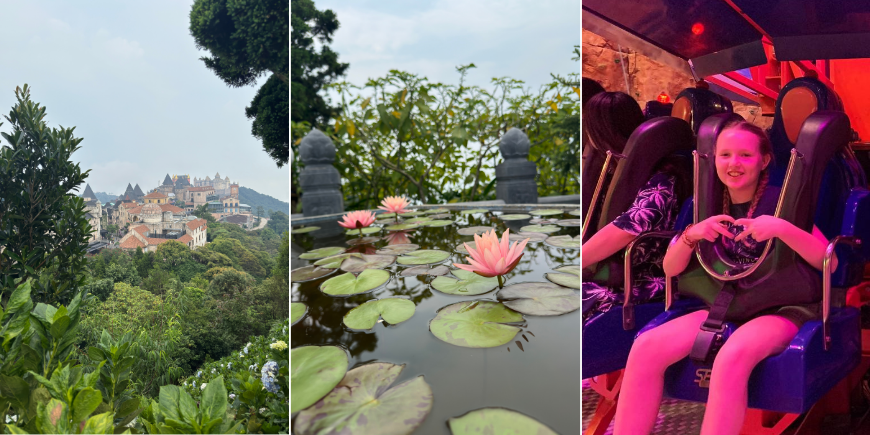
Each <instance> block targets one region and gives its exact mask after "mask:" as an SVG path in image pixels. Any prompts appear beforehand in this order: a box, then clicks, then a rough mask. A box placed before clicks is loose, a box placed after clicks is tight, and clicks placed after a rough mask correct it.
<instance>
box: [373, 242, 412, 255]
mask: <svg viewBox="0 0 870 435" xmlns="http://www.w3.org/2000/svg"><path fill="white" fill-rule="evenodd" d="M418 249H420V245H415V244H413V243H403V244H401V245H389V246H384V247H383V248H381V249H378V252H376V253H377V254H381V255H402V254H407V253H408V252H414V251H416V250H418Z"/></svg>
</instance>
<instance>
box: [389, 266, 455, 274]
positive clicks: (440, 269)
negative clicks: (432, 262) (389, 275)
mask: <svg viewBox="0 0 870 435" xmlns="http://www.w3.org/2000/svg"><path fill="white" fill-rule="evenodd" d="M448 273H450V269H448V268H447V266H443V265H442V266H435V267H433V268H431V269H430V268H429V266H428V265H426V264H424V265H422V266H414V267H409V268H407V269H405V270H403V271H402V273H400V274H399V275H402V276H417V275H431V276H441V275H447V274H448Z"/></svg>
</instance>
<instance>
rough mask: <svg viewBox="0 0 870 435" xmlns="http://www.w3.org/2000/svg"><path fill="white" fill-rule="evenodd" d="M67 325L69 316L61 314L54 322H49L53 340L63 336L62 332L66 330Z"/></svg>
mask: <svg viewBox="0 0 870 435" xmlns="http://www.w3.org/2000/svg"><path fill="white" fill-rule="evenodd" d="M68 326H69V316H66V315H64V316H61V317H60V318H59V319H57V320H55V321H54V323H52V324H51V329H50V332H51V336H52V337H54V339H55V340H60V338H61V337H63V334H64V333H65V332H66V330H67V327H68Z"/></svg>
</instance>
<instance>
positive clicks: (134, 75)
mask: <svg viewBox="0 0 870 435" xmlns="http://www.w3.org/2000/svg"><path fill="white" fill-rule="evenodd" d="M192 4H193V1H192V0H148V1H124V2H119V1H87V0H76V1H75V2H68V1H47V0H34V1H28V2H4V4H3V9H2V10H3V25H0V39H2V41H3V44H2V46H3V49H2V50H0V53H2V55H0V63H2V65H3V66H2V68H0V113H2V114H4V115H6V114H8V113H9V110H10V109H11V107H12V106H13V105H14V104H15V102H16V100H15V87H16V86H21V85H23V84H25V83H27V84H28V85H29V86H30V87H31V99H33V100H34V101H37V102H39V103H40V104H41V105H43V106H45V107H46V112H47V117H46V119H47V122H48V125H49V126H50V127H58V126H61V125H62V126H64V127H72V126H75V127H76V129H75V136H76V137H80V138H83V139H84V140H83V141H82V143H81V144H80V145H81V149H80V150H78V151H77V152H76V153H75V154H73V160H74V161H77V162H79V163H80V164H81V167H82V168H83V169H90V170H91V172H90V175H89V177H88V179H87V183H89V184H90V186H91V188H92V189H93V190H94V191H95V192H108V193H114V194H121V193H123V192H124V189H125V188H126V187H127V183H132V185H133V186H135V185H136V184H137V183H138V184H139V185H140V187H141V188H142V189H143V190H144V191H146V192H147V191H149V190H151V189H153V188H155V187H157V185H158V184H159V183H162V182H163V179H164V177H165V176H166V174H167V173H169V175H170V176H171V175H173V174H189V175H190V176H191V178H193V177H199V178H205V176H206V175H207V176H209V177H212V178H214V176H215V173H216V172H219V173H220V175H221V177H226V176H229V177H230V180H231V181H233V182H238V183H239V184H240V185H241V186H245V187H248V188H251V189H254V190H256V191H257V192H260V193H263V194H267V195H271V196H273V197H275V198H277V199H279V200H281V201H289V197H290V186H289V176H290V173H289V168H288V167H287V166H286V165H285V166H284V167H283V168H280V169H279V168H278V167H277V166H276V165H275V163H274V162H273V161H272V160H271V159H270V158H269V157H268V155H267V154H266V153H265V152H264V151H263V149H262V145H261V143H260V141H259V140H258V139H256V138H254V137H253V136H252V135H251V121H250V120H248V119H247V118H246V117H245V107H246V106H248V105H249V104H250V101H251V99H253V97H254V95H255V94H256V92H257V89H258V88H259V84H261V83H263V82H265V80H266V78H265V77H264V78H261V79H260V83H259V84H258V85H257V86H255V87H250V86H249V87H244V88H230V87H228V86H226V85H225V84H224V82H223V81H221V80H220V79H219V78H218V77H217V76H215V75H214V73H212V72H211V71H210V70H208V69H207V68H206V67H205V65H204V64H203V63H202V61H200V60H199V58H200V57H202V56H206V55H208V52H206V51H199V50H197V49H196V46H195V44H194V41H193V37H191V36H190V31H189V30H188V26H189V18H188V15H189V13H190V8H191V5H192ZM0 122H2V123H3V125H2V126H0V131H3V132H9V123H8V122H7V121H6V120H5V119H0ZM0 142H5V141H2V140H0ZM83 187H84V186H83ZM82 190H83V189H82Z"/></svg>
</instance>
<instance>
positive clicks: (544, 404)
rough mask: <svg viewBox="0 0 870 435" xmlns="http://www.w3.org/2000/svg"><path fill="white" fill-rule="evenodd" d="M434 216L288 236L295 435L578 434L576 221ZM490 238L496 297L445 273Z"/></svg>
mask: <svg viewBox="0 0 870 435" xmlns="http://www.w3.org/2000/svg"><path fill="white" fill-rule="evenodd" d="M430 207H431V208H426V209H424V208H423V207H420V208H418V209H417V210H416V211H415V212H411V213H405V214H401V215H399V216H398V217H396V216H395V215H394V214H388V213H387V214H383V213H382V214H378V215H377V219H378V220H377V221H375V223H374V224H373V225H371V226H370V227H368V228H363V229H362V232H363V234H362V235H360V230H357V229H351V230H346V229H344V228H341V227H338V226H337V224H335V223H333V222H332V221H329V222H320V223H317V222H315V223H312V224H310V225H307V226H295V227H294V228H293V230H292V234H291V269H292V271H291V283H292V290H291V291H292V294H291V302H292V305H291V324H293V326H292V327H291V332H290V339H291V348H292V350H291V364H292V367H293V369H292V372H293V373H291V391H292V393H291V395H292V409H291V411H292V412H293V417H292V418H293V422H292V424H293V433H296V434H299V435H301V434H316V433H350V434H358V433H369V434H391V433H398V434H402V433H412V432H413V433H417V434H445V435H447V434H454V435H458V434H464V433H502V432H501V429H502V428H504V429H507V428H512V429H515V430H519V432H517V433H534V434H546V433H559V434H575V433H580V431H581V428H580V424H581V423H580V420H581V417H580V409H581V395H580V382H581V379H580V323H581V319H580V317H581V316H580V310H579V308H580V290H579V288H580V217H579V211H578V210H570V209H565V208H556V207H553V209H549V210H548V209H546V207H544V206H541V207H539V208H538V209H537V210H530V211H529V210H507V209H505V210H504V211H500V210H499V211H495V210H492V211H490V210H487V209H485V208H484V207H482V208H480V209H473V210H457V209H452V210H451V209H446V208H435V206H430ZM503 208H506V207H503ZM336 220H337V219H336ZM397 220H398V222H397ZM491 228H495V230H496V233H497V235H498V236H499V237H501V236H502V234H503V233H504V231H505V230H507V229H508V228H509V229H510V240H511V242H513V241H521V240H523V239H526V238H529V239H530V240H529V242H528V244H527V245H526V247H525V249H524V251H523V252H524V255H523V257H522V259H520V261H519V263H518V264H517V266H516V268H514V269H513V270H512V271H511V272H509V273H507V274H506V275H505V276H504V277H503V278H504V285H503V288H502V289H501V290H499V282H498V279H497V278H495V277H493V278H485V277H483V276H479V275H476V274H474V273H472V272H466V271H464V270H461V269H457V268H456V267H455V266H453V263H463V264H469V261H468V260H467V259H466V257H467V256H468V254H467V251H466V250H465V247H464V245H463V243H468V244H469V245H470V247H471V248H472V249H475V246H474V245H473V242H474V234H475V233H477V234H482V233H483V232H484V231H486V230H489V229H491ZM521 283H524V284H521ZM503 425H504V426H503ZM487 430H489V432H487Z"/></svg>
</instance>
